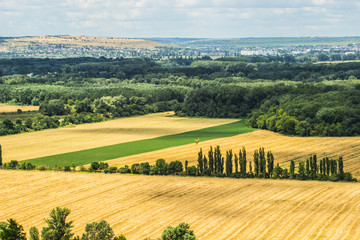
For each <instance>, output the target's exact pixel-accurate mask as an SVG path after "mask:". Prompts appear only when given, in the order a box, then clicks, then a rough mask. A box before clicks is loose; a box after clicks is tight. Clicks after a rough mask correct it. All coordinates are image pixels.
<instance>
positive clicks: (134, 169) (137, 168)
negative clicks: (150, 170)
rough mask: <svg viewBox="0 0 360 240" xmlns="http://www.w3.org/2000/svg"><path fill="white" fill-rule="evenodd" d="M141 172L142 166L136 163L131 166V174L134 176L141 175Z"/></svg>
mask: <svg viewBox="0 0 360 240" xmlns="http://www.w3.org/2000/svg"><path fill="white" fill-rule="evenodd" d="M140 172H141V167H140V164H138V163H134V164H133V165H131V173H132V174H140Z"/></svg>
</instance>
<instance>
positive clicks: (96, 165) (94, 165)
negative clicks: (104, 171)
mask: <svg viewBox="0 0 360 240" xmlns="http://www.w3.org/2000/svg"><path fill="white" fill-rule="evenodd" d="M99 168H100V163H98V162H92V163H91V165H90V168H89V171H94V172H96V171H97V170H98V169H99Z"/></svg>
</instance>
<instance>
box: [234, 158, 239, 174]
mask: <svg viewBox="0 0 360 240" xmlns="http://www.w3.org/2000/svg"><path fill="white" fill-rule="evenodd" d="M238 160H239V159H238V156H237V155H236V153H235V154H234V163H235V172H236V173H238V172H239V171H238V170H239V161H238Z"/></svg>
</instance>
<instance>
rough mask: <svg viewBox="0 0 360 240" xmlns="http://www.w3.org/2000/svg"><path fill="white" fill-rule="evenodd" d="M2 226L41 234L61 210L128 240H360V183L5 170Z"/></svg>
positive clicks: (79, 228)
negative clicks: (172, 235)
mask: <svg viewBox="0 0 360 240" xmlns="http://www.w3.org/2000/svg"><path fill="white" fill-rule="evenodd" d="M0 181H1V182H6V184H3V185H2V190H1V195H0V205H1V208H2V210H1V211H0V221H2V220H5V219H7V218H10V217H12V218H15V219H17V220H18V221H19V223H20V224H22V225H23V226H24V228H25V230H26V231H28V230H29V228H30V227H31V226H36V227H38V228H41V227H43V226H44V221H43V219H44V218H47V217H48V214H49V213H50V211H51V210H52V209H53V208H55V207H57V206H59V207H67V208H70V209H71V211H72V213H71V214H70V216H69V220H73V221H74V225H75V228H74V231H75V233H76V234H81V233H82V232H83V231H84V228H85V225H86V223H89V222H93V221H100V220H102V219H104V220H106V221H107V222H109V223H110V225H111V226H112V227H113V229H114V231H115V233H116V234H120V233H122V234H124V235H125V236H126V237H127V239H129V240H132V239H144V238H145V237H151V238H156V237H160V235H161V232H162V231H163V230H164V229H165V228H166V227H167V226H168V225H172V226H175V225H177V224H179V223H180V222H187V223H189V224H190V225H191V228H192V229H193V230H194V231H195V234H196V236H197V239H206V240H210V239H217V240H219V239H271V240H273V239H302V240H303V239H354V240H355V239H360V231H359V229H358V226H359V224H360V204H359V203H360V185H359V184H358V183H333V182H317V181H309V182H307V181H305V182H302V181H290V180H287V181H284V180H254V179H219V178H205V177H203V178H200V177H197V178H195V177H161V176H133V175H105V174H86V173H59V172H35V171H30V172H26V171H4V170H1V171H0Z"/></svg>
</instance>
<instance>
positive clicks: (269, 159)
mask: <svg viewBox="0 0 360 240" xmlns="http://www.w3.org/2000/svg"><path fill="white" fill-rule="evenodd" d="M267 167H268V174H269V177H272V173H273V170H274V155H273V154H272V152H271V151H269V152H267Z"/></svg>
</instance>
